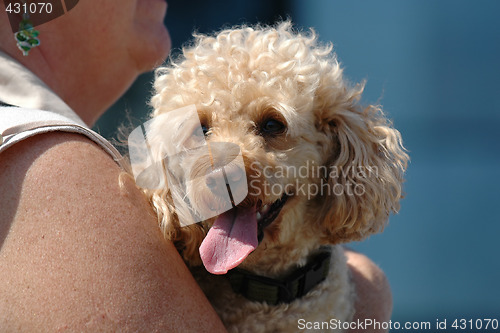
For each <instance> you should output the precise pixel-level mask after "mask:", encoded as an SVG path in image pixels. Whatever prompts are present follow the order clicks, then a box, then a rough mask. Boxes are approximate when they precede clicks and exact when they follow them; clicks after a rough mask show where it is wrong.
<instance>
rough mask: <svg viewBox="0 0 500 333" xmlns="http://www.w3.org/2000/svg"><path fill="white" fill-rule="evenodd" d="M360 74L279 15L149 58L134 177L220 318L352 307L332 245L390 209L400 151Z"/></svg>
mask: <svg viewBox="0 0 500 333" xmlns="http://www.w3.org/2000/svg"><path fill="white" fill-rule="evenodd" d="M363 87H364V85H363V84H358V85H350V84H349V83H348V82H347V81H346V80H345V79H344V78H343V75H342V69H341V67H340V65H339V62H338V61H337V59H336V56H335V54H334V53H333V52H332V46H331V45H322V44H321V43H319V42H318V39H317V36H316V34H315V33H314V31H313V30H311V31H310V32H307V33H301V32H297V31H295V30H294V29H293V28H292V26H291V23H290V22H282V23H280V24H277V25H276V26H273V27H267V26H265V27H264V26H256V27H248V26H243V27H236V28H233V29H228V30H224V31H221V32H220V33H218V34H217V35H215V36H207V35H195V40H194V42H193V44H192V45H191V46H190V47H186V48H184V49H183V54H182V55H181V56H180V57H179V59H178V60H173V61H172V64H171V65H169V66H168V67H164V68H160V69H159V70H158V71H157V75H156V80H155V90H156V93H155V95H154V97H153V99H152V104H153V107H154V112H153V115H152V119H151V120H150V121H149V122H148V123H147V124H146V125H145V127H144V128H145V130H146V132H147V145H148V150H149V153H148V154H149V156H150V157H151V160H152V161H156V163H151V167H150V168H145V169H144V170H143V172H142V174H141V175H140V177H137V181H138V184H139V186H142V187H144V188H147V189H146V190H145V192H146V193H147V195H148V197H149V198H150V201H151V203H152V205H153V206H154V208H155V210H156V212H157V213H158V217H159V223H160V227H161V229H162V231H163V233H164V235H165V237H167V238H168V239H171V240H172V241H173V242H174V244H175V245H176V247H177V248H178V250H179V252H180V253H181V255H182V256H183V258H184V260H185V261H186V263H187V264H188V266H189V267H190V268H191V270H192V272H193V275H194V276H195V278H196V279H197V281H198V283H199V284H200V286H201V288H202V289H203V290H204V292H205V294H206V295H207V297H208V299H209V300H210V301H211V303H212V304H213V306H214V308H215V309H216V311H217V312H218V314H219V315H220V317H221V319H222V321H223V322H224V324H225V325H226V327H227V328H228V330H229V331H233V332H294V331H298V330H300V328H301V324H302V326H304V327H305V326H306V323H317V322H322V323H323V324H324V322H325V321H327V322H328V329H332V327H334V326H335V325H336V324H339V323H341V322H348V321H349V320H351V319H352V317H353V313H354V299H355V297H356V295H355V290H354V287H353V284H352V282H351V280H350V274H349V271H348V267H347V264H346V259H345V257H344V254H343V249H342V247H341V244H343V243H345V242H349V241H353V240H361V239H364V238H366V237H367V236H369V235H371V234H373V233H376V232H379V231H381V230H382V229H383V228H384V225H385V224H386V222H387V220H388V217H389V215H390V214H391V213H394V212H397V211H398V209H399V200H400V199H401V197H402V182H403V174H404V171H405V169H406V165H407V160H408V156H407V154H406V153H405V150H404V148H403V146H402V140H401V135H400V133H399V132H398V131H397V130H396V129H394V128H393V127H392V124H391V123H390V122H389V121H388V120H387V119H386V117H385V116H384V114H383V112H382V110H381V109H380V107H379V106H374V105H368V106H362V105H361V104H360V98H361V93H362V91H363ZM338 326H339V325H338ZM323 328H324V327H323ZM339 328H341V327H340V326H339ZM339 330H340V329H339Z"/></svg>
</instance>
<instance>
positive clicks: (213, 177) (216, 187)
mask: <svg viewBox="0 0 500 333" xmlns="http://www.w3.org/2000/svg"><path fill="white" fill-rule="evenodd" d="M244 177H245V173H244V171H243V170H242V169H241V168H240V167H239V166H237V165H227V166H225V167H223V168H217V169H215V170H212V171H210V172H209V173H208V174H207V176H206V178H205V184H206V185H207V187H208V188H209V189H210V191H212V193H214V194H216V195H221V196H222V195H227V192H228V190H229V191H230V189H235V188H238V187H239V186H238V185H239V183H240V182H242V181H243V180H244ZM228 187H229V188H228Z"/></svg>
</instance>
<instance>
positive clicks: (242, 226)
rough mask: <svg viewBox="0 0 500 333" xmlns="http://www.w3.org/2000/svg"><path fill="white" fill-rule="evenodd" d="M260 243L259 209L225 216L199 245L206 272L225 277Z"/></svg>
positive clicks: (228, 213) (234, 212) (248, 209)
mask: <svg viewBox="0 0 500 333" xmlns="http://www.w3.org/2000/svg"><path fill="white" fill-rule="evenodd" d="M258 243H259V242H258V240H257V216H256V208H255V207H250V208H233V209H231V210H229V211H227V212H225V213H222V214H221V215H219V217H217V219H216V220H215V222H214V224H213V226H212V228H210V230H209V231H208V234H207V236H206V237H205V239H204V240H203V242H202V243H201V246H200V255H201V260H202V261H203V264H204V265H205V268H206V269H207V271H209V272H210V273H212V274H226V273H227V271H228V270H230V269H232V268H234V267H236V266H238V265H239V264H240V263H241V262H242V261H243V260H245V258H246V257H247V256H248V255H249V254H250V252H252V251H253V250H255V248H256V247H257V245H258Z"/></svg>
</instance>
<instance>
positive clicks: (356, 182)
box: [318, 85, 409, 243]
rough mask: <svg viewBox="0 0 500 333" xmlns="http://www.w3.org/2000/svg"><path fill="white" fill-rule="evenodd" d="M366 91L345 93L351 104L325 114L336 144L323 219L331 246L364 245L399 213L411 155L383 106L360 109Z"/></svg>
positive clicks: (329, 162)
mask: <svg viewBox="0 0 500 333" xmlns="http://www.w3.org/2000/svg"><path fill="white" fill-rule="evenodd" d="M362 91H363V85H359V86H356V87H354V88H351V90H350V91H349V90H348V89H347V88H346V90H345V92H346V94H345V95H344V96H345V99H344V101H343V102H341V103H335V106H334V107H331V108H329V109H327V110H323V111H322V112H321V115H320V116H321V117H322V119H321V120H320V121H318V123H322V124H323V125H322V128H323V131H325V132H326V133H327V135H328V136H329V138H330V140H331V141H332V147H335V149H332V151H331V152H330V156H328V157H327V169H328V170H329V174H328V176H327V178H328V179H327V182H328V185H329V189H330V192H329V195H327V196H325V197H324V198H323V201H322V209H321V212H320V216H321V217H320V219H321V223H322V229H323V230H324V232H325V238H326V239H325V240H326V241H328V242H330V243H339V242H345V241H351V240H360V239H363V238H365V237H367V236H368V235H370V234H373V233H376V232H378V231H381V230H382V229H383V228H384V226H385V224H386V222H387V220H388V218H389V214H390V213H393V212H394V213H395V212H398V210H399V200H400V199H401V198H402V197H403V195H402V183H403V181H404V179H403V175H404V171H405V169H406V166H407V162H408V159H409V158H408V155H407V154H406V152H405V149H404V148H403V146H402V140H401V134H400V133H399V132H398V131H397V130H396V129H394V128H393V127H392V124H391V123H390V122H389V121H388V120H387V119H386V117H385V116H384V114H383V112H382V110H381V108H380V107H378V106H373V105H370V106H368V107H366V108H362V107H360V106H359V100H360V96H361V92H362Z"/></svg>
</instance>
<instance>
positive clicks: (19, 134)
mask: <svg viewBox="0 0 500 333" xmlns="http://www.w3.org/2000/svg"><path fill="white" fill-rule="evenodd" d="M54 131H62V132H69V133H77V134H82V135H85V136H86V137H88V138H89V139H91V140H92V141H94V142H95V143H97V144H98V145H99V146H101V147H102V148H103V149H104V150H105V151H106V152H107V153H108V154H109V155H111V157H113V159H114V160H115V161H116V163H118V164H119V165H120V166H121V167H122V168H123V169H124V170H128V164H127V163H126V162H125V159H124V158H123V156H122V155H121V154H120V153H119V152H118V150H117V149H116V148H115V147H114V146H113V145H111V143H109V141H108V140H106V139H105V138H103V137H102V136H101V135H99V134H98V133H96V132H94V131H92V130H91V129H89V128H87V127H85V126H84V124H83V123H82V124H78V123H76V122H75V121H74V120H71V119H69V118H66V117H64V116H62V115H60V114H57V113H53V112H49V111H43V110H33V109H24V108H18V107H0V153H1V152H2V151H4V150H5V149H7V148H9V147H10V146H12V145H14V144H16V143H18V142H20V141H22V140H24V139H26V138H29V137H31V136H34V135H37V134H42V133H48V132H54Z"/></svg>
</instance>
